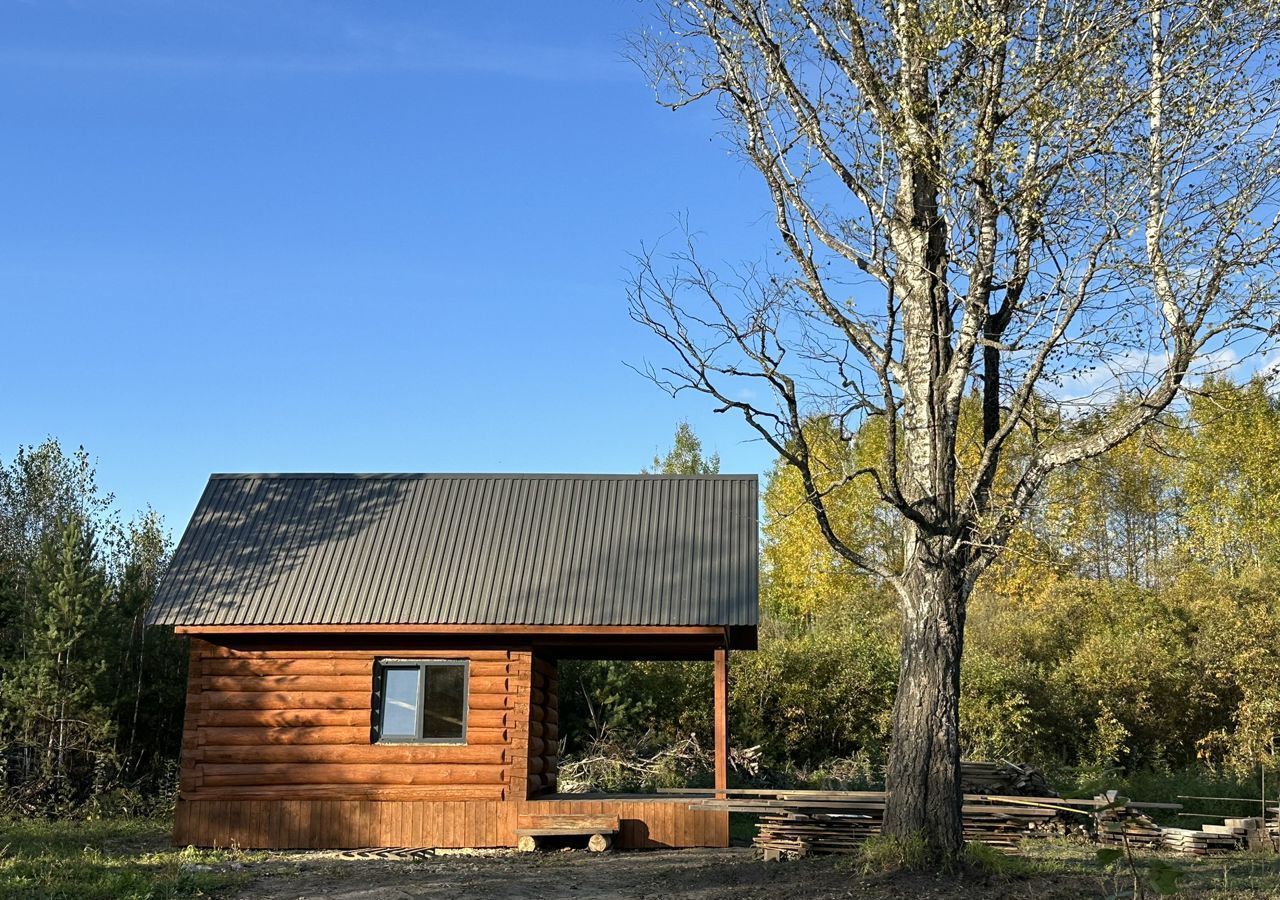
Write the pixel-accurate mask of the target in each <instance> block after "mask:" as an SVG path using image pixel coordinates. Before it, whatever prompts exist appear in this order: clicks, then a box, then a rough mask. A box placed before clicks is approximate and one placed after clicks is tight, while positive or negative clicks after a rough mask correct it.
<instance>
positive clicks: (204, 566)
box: [149, 474, 758, 849]
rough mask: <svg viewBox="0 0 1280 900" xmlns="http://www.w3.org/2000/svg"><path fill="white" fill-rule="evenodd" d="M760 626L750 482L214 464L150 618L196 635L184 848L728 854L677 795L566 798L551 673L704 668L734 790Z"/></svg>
mask: <svg viewBox="0 0 1280 900" xmlns="http://www.w3.org/2000/svg"><path fill="white" fill-rule="evenodd" d="M757 615H758V584H757V483H756V478H755V476H738V475H715V476H710V475H708V476H701V475H700V476H666V475H661V476H659V475H464V474H445V475H438V474H394V475H355V474H283V475H243V474H235V475H213V476H212V477H211V478H210V480H209V482H208V485H207V487H206V488H205V491H204V493H203V495H202V496H201V499H200V501H199V503H198V505H197V507H196V509H195V512H194V513H193V515H192V519H191V522H190V524H189V525H188V527H187V529H186V531H185V533H184V534H183V536H182V539H181V541H180V542H179V544H178V547H177V549H176V550H175V552H174V556H173V560H172V562H171V564H170V566H169V568H168V570H167V572H166V573H165V576H164V578H163V580H162V582H161V585H160V587H159V589H158V592H157V595H156V598H155V601H154V603H153V605H152V607H151V610H150V612H149V622H150V623H151V624H153V625H158V626H167V627H172V628H174V629H175V630H176V631H177V632H178V633H180V634H183V635H186V636H188V638H189V641H190V664H189V670H188V682H187V684H188V687H187V698H186V712H185V719H184V729H183V739H182V750H181V768H180V781H179V795H178V803H177V813H176V819H175V825H174V841H175V843H176V844H178V845H188V844H190V845H196V846H222V847H226V846H239V847H242V848H274V849H288V848H330V849H338V848H361V847H436V848H446V847H509V846H516V845H517V842H518V838H519V835H518V832H520V831H521V830H522V826H527V825H528V824H529V823H530V822H537V823H541V824H543V825H546V824H550V825H552V826H554V825H555V824H556V823H557V822H561V823H563V822H572V821H575V820H577V819H579V818H581V817H584V816H596V817H609V818H616V819H617V823H618V825H617V831H616V833H615V834H614V836H613V840H614V845H615V846H620V847H624V848H640V847H697V846H727V844H728V838H729V834H728V814H727V813H723V812H718V811H706V810H692V809H690V808H689V804H688V801H687V799H685V800H681V799H679V798H678V797H671V796H665V795H659V794H641V795H602V794H562V793H558V792H557V791H556V786H557V785H556V771H557V765H558V760H559V755H560V753H561V749H562V746H563V745H562V741H561V735H560V732H559V727H558V726H559V721H558V708H559V703H558V698H559V696H560V694H559V689H560V684H559V663H560V661H561V660H565V659H574V658H579V659H685V660H707V661H711V662H712V663H713V665H714V673H715V674H714V679H713V683H714V691H713V694H714V696H713V697H712V698H708V699H709V701H710V702H711V703H712V705H713V709H714V717H713V720H714V732H715V733H714V736H713V739H714V770H715V784H716V786H717V787H718V788H722V789H723V788H726V787H727V777H728V762H727V760H728V756H727V754H728V723H727V717H728V716H727V708H728V703H727V690H728V658H729V651H730V650H750V649H754V647H755V645H756V625H757Z"/></svg>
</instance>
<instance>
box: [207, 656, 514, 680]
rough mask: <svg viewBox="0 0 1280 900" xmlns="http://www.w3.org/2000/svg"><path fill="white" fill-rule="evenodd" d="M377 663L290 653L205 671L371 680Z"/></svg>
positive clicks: (218, 661)
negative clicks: (300, 655) (290, 655)
mask: <svg viewBox="0 0 1280 900" xmlns="http://www.w3.org/2000/svg"><path fill="white" fill-rule="evenodd" d="M373 660H374V657H373V654H369V655H368V656H367V658H363V659H327V658H324V659H293V658H290V657H289V656H288V655H287V654H285V655H282V656H278V657H277V656H270V657H263V658H257V659H231V658H226V657H219V658H215V659H209V660H205V665H204V668H205V671H206V672H207V674H208V675H209V676H228V675H235V676H252V675H264V676H281V675H360V676H363V677H365V678H369V677H372V675H373ZM498 665H505V664H502V663H499V664H498ZM485 674H490V673H488V672H486V673H485Z"/></svg>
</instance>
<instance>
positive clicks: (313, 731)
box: [199, 725, 470, 758]
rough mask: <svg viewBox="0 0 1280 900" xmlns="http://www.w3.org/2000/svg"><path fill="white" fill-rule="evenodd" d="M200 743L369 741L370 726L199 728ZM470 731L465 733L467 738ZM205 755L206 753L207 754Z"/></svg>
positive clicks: (333, 743)
mask: <svg viewBox="0 0 1280 900" xmlns="http://www.w3.org/2000/svg"><path fill="white" fill-rule="evenodd" d="M199 736H200V738H201V739H202V740H201V743H202V744H205V745H206V746H217V747H262V746H264V745H267V746H291V745H298V744H304V745H305V744H326V745H330V746H337V745H342V744H366V745H367V744H368V743H369V737H370V733H369V729H368V727H364V728H361V727H359V726H356V725H332V726H319V727H307V726H296V727H292V728H270V727H265V728H263V727H259V728H254V727H215V726H206V727H201V728H200V729H199ZM469 737H470V735H468V738H469ZM206 758H208V757H207V755H206Z"/></svg>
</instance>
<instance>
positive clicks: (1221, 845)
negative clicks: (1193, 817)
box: [1161, 828, 1237, 856]
mask: <svg viewBox="0 0 1280 900" xmlns="http://www.w3.org/2000/svg"><path fill="white" fill-rule="evenodd" d="M1161 839H1162V841H1161V846H1163V847H1164V849H1166V850H1174V851H1176V852H1178V853H1185V854H1187V855H1189V856H1219V855H1221V854H1223V853H1230V852H1231V851H1233V850H1235V849H1236V846H1237V844H1236V838H1235V835H1233V834H1217V833H1214V832H1210V831H1193V830H1192V829H1190V828H1163V829H1161Z"/></svg>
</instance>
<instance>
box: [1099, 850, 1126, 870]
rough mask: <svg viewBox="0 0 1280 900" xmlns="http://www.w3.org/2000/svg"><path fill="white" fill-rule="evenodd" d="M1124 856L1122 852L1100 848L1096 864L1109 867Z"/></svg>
mask: <svg viewBox="0 0 1280 900" xmlns="http://www.w3.org/2000/svg"><path fill="white" fill-rule="evenodd" d="M1122 856H1124V851H1122V850H1119V849H1117V848H1115V847H1102V848H1100V849H1099V850H1098V864H1099V865H1102V866H1109V865H1111V864H1112V863H1114V862H1118V861H1119V860H1120V858H1121V857H1122Z"/></svg>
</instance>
